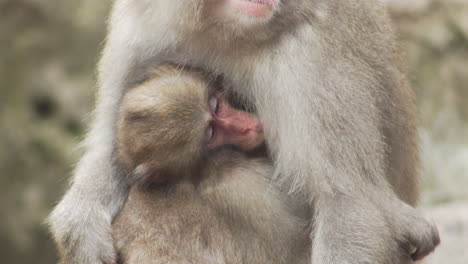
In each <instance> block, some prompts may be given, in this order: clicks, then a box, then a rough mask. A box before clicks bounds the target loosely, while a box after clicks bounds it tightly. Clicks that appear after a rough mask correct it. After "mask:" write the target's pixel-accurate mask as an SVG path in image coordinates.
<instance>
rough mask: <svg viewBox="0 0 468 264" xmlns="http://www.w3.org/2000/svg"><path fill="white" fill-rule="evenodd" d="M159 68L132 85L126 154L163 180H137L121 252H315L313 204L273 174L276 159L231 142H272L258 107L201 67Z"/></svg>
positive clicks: (145, 260) (258, 259)
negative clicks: (230, 97)
mask: <svg viewBox="0 0 468 264" xmlns="http://www.w3.org/2000/svg"><path fill="white" fill-rule="evenodd" d="M150 78H151V79H150V80H148V81H145V82H144V83H143V84H142V85H139V86H137V87H135V88H131V90H129V91H128V92H127V93H126V94H125V96H124V98H123V101H122V104H121V107H120V114H119V120H118V122H117V157H118V159H119V160H121V162H122V164H123V165H124V167H125V168H126V169H127V170H128V171H130V172H131V175H133V176H136V178H137V179H138V182H139V183H148V181H149V184H151V183H152V184H153V185H152V187H149V188H148V187H147V188H145V187H143V188H137V187H134V188H132V189H131V191H130V195H129V199H128V201H127V203H126V204H125V206H124V208H123V210H122V212H120V214H119V215H118V216H117V218H116V220H115V222H114V224H113V227H114V230H113V234H114V241H115V244H116V249H117V251H118V252H119V255H120V256H121V261H122V262H123V263H129V264H131V263H138V264H150V263H161V264H162V263H164V264H170V263H174V264H180V263H200V264H202V263H203V264H210V263H212V264H215V263H233V264H235V263H237V264H242V263H250V264H255V263H257V264H264V263H272V264H273V263H278V264H280V263H284V264H289V263H298V264H299V263H303V264H305V263H307V262H310V261H309V259H310V252H309V251H310V250H309V248H310V240H309V238H308V232H307V230H309V232H310V225H308V224H307V222H309V221H308V220H307V217H305V216H306V215H307V213H308V212H310V210H307V206H306V205H304V203H302V204H303V206H298V204H297V203H293V202H294V200H295V199H294V197H291V196H290V195H288V194H287V193H285V192H284V191H282V189H281V188H279V187H281V186H278V185H275V184H274V183H273V181H272V176H273V167H272V163H271V161H268V160H267V159H265V158H252V157H250V156H245V155H243V154H242V153H240V152H239V151H236V150H232V149H223V148H222V147H223V146H225V145H232V146H235V147H237V148H238V149H240V150H244V151H248V150H251V149H253V148H255V147H257V146H258V145H259V144H260V143H262V142H263V132H262V127H261V125H260V122H259V121H258V120H257V119H256V117H255V116H253V115H251V114H248V113H246V112H244V111H240V110H236V109H234V108H232V107H231V106H230V105H229V104H228V103H227V101H226V100H225V99H224V98H223V97H222V96H220V94H217V93H214V90H211V91H209V90H208V82H207V80H206V79H205V78H204V77H203V75H201V74H200V73H197V72H189V71H185V70H182V71H181V70H177V69H176V68H174V67H167V66H163V67H160V68H158V69H155V70H152V71H151V76H150ZM146 185H147V184H146ZM137 186H138V185H137ZM143 186H145V185H143ZM294 208H295V209H296V210H294ZM278 237H280V238H281V239H277V238H278Z"/></svg>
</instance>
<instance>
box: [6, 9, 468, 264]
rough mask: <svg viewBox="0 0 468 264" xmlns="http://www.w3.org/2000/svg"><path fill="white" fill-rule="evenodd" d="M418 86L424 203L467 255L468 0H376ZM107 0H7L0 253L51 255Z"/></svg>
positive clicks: (452, 257) (456, 260)
mask: <svg viewBox="0 0 468 264" xmlns="http://www.w3.org/2000/svg"><path fill="white" fill-rule="evenodd" d="M381 1H383V2H386V3H387V4H388V6H389V9H390V10H391V13H392V17H393V18H394V21H395V24H396V26H397V28H398V32H399V36H400V39H401V47H402V50H403V51H404V59H405V60H406V61H407V65H408V72H409V78H410V79H411V81H412V84H413V87H414V89H415V91H416V93H417V95H418V104H419V109H420V120H421V124H420V131H421V139H422V143H423V144H422V158H423V165H424V168H423V175H424V178H423V188H424V193H423V196H422V201H421V205H422V208H423V210H425V212H427V215H428V216H429V217H431V218H433V219H434V221H435V222H436V223H437V224H438V225H439V228H440V231H441V235H442V245H441V247H440V248H439V249H438V250H437V251H436V253H435V254H434V255H433V256H431V257H430V258H429V261H428V263H429V264H444V263H451V264H462V263H463V264H466V263H468V0H381ZM110 4H111V1H110V0H100V1H95V0H80V1H74V0H0V149H1V151H0V212H1V217H0V255H1V256H2V263H36V264H45V263H55V261H56V252H55V249H54V247H53V244H52V241H51V239H50V237H49V235H48V233H47V229H46V226H45V225H44V224H43V223H44V218H45V217H46V216H47V214H48V212H49V211H50V210H51V208H52V207H53V205H54V204H55V203H56V201H57V200H58V199H59V198H60V197H61V195H62V194H63V192H64V190H65V189H66V187H67V186H68V179H69V175H70V172H71V170H72V168H73V164H74V162H76V161H77V159H78V158H79V156H80V154H81V153H80V150H78V149H77V146H78V144H79V142H80V140H81V139H82V138H83V134H84V133H85V130H86V123H87V122H88V121H89V118H90V112H91V109H92V107H93V104H94V93H95V92H96V84H95V81H96V80H95V63H96V62H97V61H98V58H99V51H100V49H101V48H102V43H103V40H104V35H105V20H106V17H107V14H108V11H109V6H110Z"/></svg>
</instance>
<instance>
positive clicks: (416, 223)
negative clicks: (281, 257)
mask: <svg viewBox="0 0 468 264" xmlns="http://www.w3.org/2000/svg"><path fill="white" fill-rule="evenodd" d="M395 50H396V48H395V40H394V36H393V32H392V29H391V27H390V26H389V21H388V18H387V14H386V13H385V11H384V8H383V7H382V6H381V5H380V3H379V2H378V1H376V0H348V1H339V0H295V1H292V0H262V1H256V0H178V1H173V0H140V1H136V0H117V1H116V2H115V5H114V9H113V12H112V17H111V19H110V28H109V34H108V38H107V44H106V47H105V50H104V53H103V57H102V59H101V62H100V67H99V84H100V93H99V102H98V105H97V108H96V119H95V122H94V123H93V126H92V128H91V131H90V133H89V135H88V137H87V140H86V148H87V152H86V154H85V155H84V156H83V158H82V159H81V161H80V163H79V164H78V167H77V169H76V172H75V176H74V179H73V184H72V186H71V188H70V190H69V191H68V192H67V193H66V195H65V196H64V198H63V200H62V201H61V202H60V203H59V205H58V206H57V207H56V208H55V210H54V211H53V212H52V214H51V216H50V218H49V222H50V224H51V228H52V231H53V233H54V236H55V239H56V241H57V242H58V244H59V246H60V247H61V248H62V250H63V252H65V254H68V255H70V259H72V261H71V262H74V263H100V262H101V261H104V262H109V261H112V260H113V259H114V258H115V252H114V248H113V246H112V237H111V222H112V219H113V218H114V217H115V215H116V214H117V213H118V212H119V210H120V208H121V206H122V205H123V204H124V202H125V199H126V197H127V195H128V189H129V188H128V183H127V180H126V178H125V177H123V176H122V175H121V172H120V167H119V166H118V164H116V163H115V162H113V158H112V157H113V151H114V148H113V146H114V144H113V143H114V136H115V135H114V134H115V133H114V128H115V123H116V118H117V112H118V111H117V110H118V108H119V103H120V101H121V98H122V95H123V93H124V91H125V89H126V88H128V87H130V86H132V85H133V84H134V83H135V82H137V81H139V80H141V79H142V78H143V77H144V76H143V75H144V74H143V72H144V70H142V69H144V68H146V67H147V66H148V65H151V64H159V63H161V62H172V63H175V64H179V65H189V66H192V67H197V68H201V69H203V70H205V71H206V72H209V73H211V74H213V75H214V76H218V75H222V77H223V79H224V80H225V84H224V85H225V86H226V87H227V88H229V89H230V91H231V92H232V93H234V94H236V96H237V97H238V98H241V99H242V100H243V103H245V104H246V105H249V106H250V107H252V109H254V110H255V111H256V113H257V114H258V117H259V119H260V120H261V121H262V123H263V126H264V131H265V138H266V143H267V146H268V148H269V150H270V152H271V156H272V158H273V162H274V167H275V172H276V173H277V174H278V177H279V180H281V181H283V182H285V183H288V184H289V185H291V186H292V188H291V191H293V192H296V193H303V194H305V195H307V202H308V203H309V204H310V205H311V206H313V207H314V212H315V213H314V217H313V221H314V227H315V228H314V230H313V231H312V233H311V239H312V240H313V243H312V245H313V246H312V248H311V252H312V263H320V264H323V263H392V264H393V263H411V261H412V260H414V259H419V258H422V257H424V256H425V255H427V254H428V253H429V252H431V251H432V250H433V249H434V248H435V246H436V245H437V244H438V243H439V237H438V233H437V230H436V228H435V226H434V225H432V224H430V223H428V222H427V221H425V220H424V219H423V218H422V217H421V215H420V214H419V213H418V212H416V210H415V209H414V208H412V207H411V206H410V205H414V204H415V203H416V200H417V197H418V188H417V186H418V184H417V182H418V166H419V165H418V162H419V161H418V148H417V133H416V128H415V122H414V112H415V111H414V105H413V95H412V93H411V91H410V89H409V88H408V87H407V84H406V80H405V78H404V75H403V74H402V73H401V72H400V69H399V68H398V67H397V66H396V64H397V61H398V59H397V57H398V55H397V53H396V51H395ZM408 204H409V205H408ZM278 239H281V238H278ZM413 249H415V250H413Z"/></svg>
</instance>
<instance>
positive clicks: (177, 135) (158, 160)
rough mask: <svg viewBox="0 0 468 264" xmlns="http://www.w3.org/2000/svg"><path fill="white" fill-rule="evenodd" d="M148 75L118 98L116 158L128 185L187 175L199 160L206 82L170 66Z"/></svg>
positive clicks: (206, 90) (192, 73) (203, 78)
mask: <svg viewBox="0 0 468 264" xmlns="http://www.w3.org/2000/svg"><path fill="white" fill-rule="evenodd" d="M149 73H150V75H149V79H147V80H146V81H144V82H143V83H140V84H139V85H137V86H136V87H133V88H131V89H129V90H128V91H127V93H126V94H125V95H124V97H123V100H122V104H121V107H120V113H119V118H118V122H117V153H118V156H119V158H120V159H121V161H122V162H123V163H124V164H125V165H126V166H129V167H130V168H133V171H134V173H133V174H134V176H133V177H134V179H133V181H134V182H144V181H145V180H150V181H153V180H155V181H159V180H161V179H157V177H159V176H160V177H162V178H167V177H176V178H177V177H179V176H181V175H190V173H191V171H192V170H193V169H194V168H196V167H197V164H198V163H200V162H201V160H202V159H203V155H202V152H203V151H202V150H203V142H202V139H203V138H204V133H205V129H206V127H205V125H206V118H207V115H208V114H209V109H208V105H207V101H208V93H209V88H208V86H207V85H208V83H209V82H208V81H207V80H206V79H205V77H204V76H203V75H202V74H201V73H199V72H197V71H186V70H181V69H179V68H177V67H176V66H173V65H168V66H161V67H157V68H152V69H150V70H149ZM158 175H159V176H158Z"/></svg>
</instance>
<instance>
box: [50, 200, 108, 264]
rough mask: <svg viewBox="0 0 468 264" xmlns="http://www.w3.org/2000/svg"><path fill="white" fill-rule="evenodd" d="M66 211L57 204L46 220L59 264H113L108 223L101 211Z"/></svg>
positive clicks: (106, 217)
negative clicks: (58, 257) (58, 254)
mask: <svg viewBox="0 0 468 264" xmlns="http://www.w3.org/2000/svg"><path fill="white" fill-rule="evenodd" d="M85 208H94V209H95V210H93V211H83V210H78V209H77V210H75V211H72V210H69V209H68V210H65V209H62V207H61V204H59V205H58V206H57V207H56V208H55V209H54V211H53V212H52V213H51V215H50V216H49V219H48V223H49V225H50V229H51V232H52V234H53V236H54V239H55V242H56V243H57V247H58V250H59V253H60V259H61V260H60V263H61V264H116V263H117V262H116V254H115V250H114V246H113V240H112V233H111V220H110V217H109V216H106V215H104V214H103V213H102V212H103V211H102V210H97V209H96V208H100V207H99V206H96V205H94V206H91V205H89V206H88V207H85Z"/></svg>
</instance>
